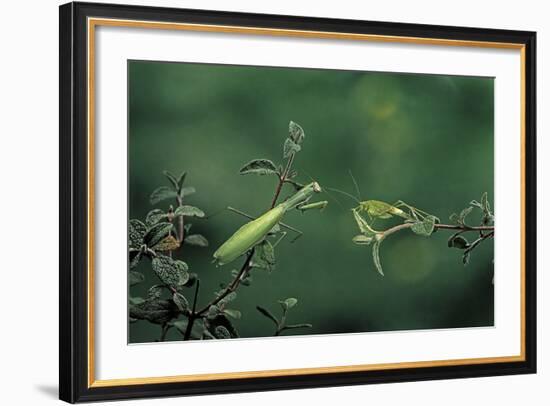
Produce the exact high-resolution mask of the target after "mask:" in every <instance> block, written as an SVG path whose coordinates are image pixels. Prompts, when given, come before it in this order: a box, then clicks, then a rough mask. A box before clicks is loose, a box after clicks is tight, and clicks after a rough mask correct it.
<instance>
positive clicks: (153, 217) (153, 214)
mask: <svg viewBox="0 0 550 406" xmlns="http://www.w3.org/2000/svg"><path fill="white" fill-rule="evenodd" d="M167 217H168V215H167V214H166V213H165V212H163V211H162V210H161V209H153V210H151V211H150V212H149V213H147V217H146V218H145V224H146V225H147V227H152V226H154V225H155V224H157V223H158V222H159V221H161V220H164V219H165V218H167Z"/></svg>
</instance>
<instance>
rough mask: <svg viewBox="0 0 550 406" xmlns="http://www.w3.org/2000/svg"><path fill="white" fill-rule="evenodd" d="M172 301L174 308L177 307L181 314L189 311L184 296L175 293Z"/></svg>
mask: <svg viewBox="0 0 550 406" xmlns="http://www.w3.org/2000/svg"><path fill="white" fill-rule="evenodd" d="M172 300H173V301H174V303H175V304H176V306H178V309H180V310H181V311H182V312H184V311H186V310H187V309H189V302H188V301H187V299H186V298H185V296H183V295H182V294H181V293H179V292H175V293H174V294H173V295H172Z"/></svg>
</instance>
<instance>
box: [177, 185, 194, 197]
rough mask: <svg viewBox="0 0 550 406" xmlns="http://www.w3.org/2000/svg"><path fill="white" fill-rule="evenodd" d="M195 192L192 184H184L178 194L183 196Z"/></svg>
mask: <svg viewBox="0 0 550 406" xmlns="http://www.w3.org/2000/svg"><path fill="white" fill-rule="evenodd" d="M195 192H196V190H195V188H194V187H193V186H186V187H182V188H181V189H180V192H179V194H180V196H181V197H182V198H183V197H187V196H191V195H192V194H193V193H195Z"/></svg>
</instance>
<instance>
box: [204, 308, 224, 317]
mask: <svg viewBox="0 0 550 406" xmlns="http://www.w3.org/2000/svg"><path fill="white" fill-rule="evenodd" d="M220 314H221V309H220V308H219V307H218V306H216V305H212V306H210V307H209V308H208V312H206V318H208V319H214V318H216V317H217V316H218V315H220Z"/></svg>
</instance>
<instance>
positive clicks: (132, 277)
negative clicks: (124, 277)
mask: <svg viewBox="0 0 550 406" xmlns="http://www.w3.org/2000/svg"><path fill="white" fill-rule="evenodd" d="M144 279H145V276H143V274H142V273H141V272H136V271H130V272H129V274H128V281H129V282H130V286H134V285H137V284H138V283H141V282H143V281H144Z"/></svg>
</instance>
